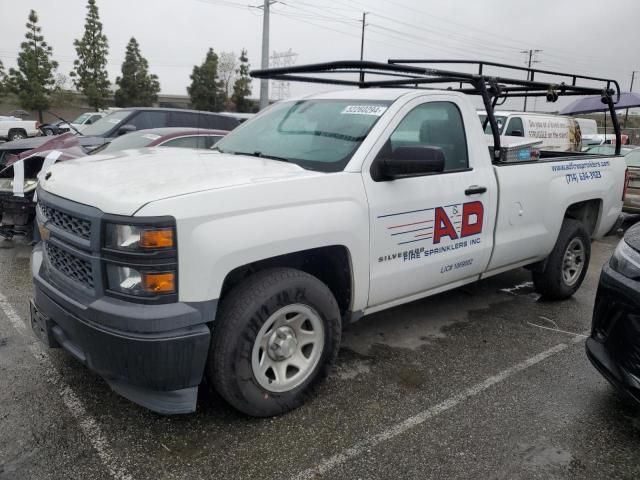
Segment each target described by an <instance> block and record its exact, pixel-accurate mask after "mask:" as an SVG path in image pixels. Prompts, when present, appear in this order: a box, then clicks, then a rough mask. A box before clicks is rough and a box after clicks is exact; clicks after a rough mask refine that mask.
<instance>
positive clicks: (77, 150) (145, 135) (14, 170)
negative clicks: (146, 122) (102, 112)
mask: <svg viewBox="0 0 640 480" xmlns="http://www.w3.org/2000/svg"><path fill="white" fill-rule="evenodd" d="M227 133H229V132H228V131H227V130H207V129H199V128H179V127H165V128H155V129H148V130H140V131H138V132H132V133H129V134H127V135H123V136H121V137H117V138H115V139H113V140H112V141H110V142H108V143H104V144H103V145H101V146H99V147H98V148H95V149H93V150H92V151H91V152H89V153H87V151H86V149H85V148H84V147H83V146H82V145H81V144H80V141H79V139H80V138H82V137H78V136H76V135H74V134H72V133H65V134H63V135H60V136H57V137H50V139H49V141H48V142H46V143H45V144H43V145H42V146H40V147H38V148H34V149H31V150H27V151H24V150H20V149H17V150H0V236H2V237H4V238H12V237H14V236H15V235H22V236H26V235H29V234H30V233H31V231H32V222H33V219H34V216H35V198H34V195H35V190H36V186H37V185H38V175H39V174H40V173H41V172H43V171H46V170H48V168H49V167H50V166H51V165H53V164H54V163H56V162H60V161H66V160H70V159H75V158H80V157H84V156H86V155H87V154H89V155H92V154H95V153H112V152H116V151H121V150H131V149H141V148H146V147H180V148H196V149H209V148H211V147H212V146H213V145H215V143H216V142H217V141H218V140H220V139H221V138H222V137H223V136H224V135H226V134H227Z"/></svg>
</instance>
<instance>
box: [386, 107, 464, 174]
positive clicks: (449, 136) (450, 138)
mask: <svg viewBox="0 0 640 480" xmlns="http://www.w3.org/2000/svg"><path fill="white" fill-rule="evenodd" d="M418 146H425V147H438V148H440V149H442V152H443V153H444V156H445V167H444V171H445V172H451V171H456V170H464V169H467V168H469V156H468V151H467V139H466V135H465V130H464V123H463V121H462V115H461V114H460V110H459V109H458V107H457V106H456V105H455V104H454V103H452V102H429V103H424V104H422V105H419V106H417V107H416V108H414V109H413V110H411V111H410V112H409V113H408V114H407V116H406V117H404V119H403V120H402V121H401V122H400V124H399V125H398V127H397V128H396V129H395V130H394V132H393V133H392V134H391V137H390V138H389V141H388V142H387V144H386V145H385V146H384V147H383V150H382V152H381V155H384V153H392V152H393V151H394V150H396V149H397V148H398V147H418Z"/></svg>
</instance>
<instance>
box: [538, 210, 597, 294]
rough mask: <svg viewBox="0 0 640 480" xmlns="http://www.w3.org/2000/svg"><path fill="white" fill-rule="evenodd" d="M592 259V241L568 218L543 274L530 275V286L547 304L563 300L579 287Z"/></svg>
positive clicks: (579, 223)
mask: <svg viewBox="0 0 640 480" xmlns="http://www.w3.org/2000/svg"><path fill="white" fill-rule="evenodd" d="M590 258H591V237H590V236H589V234H588V233H587V231H586V229H585V228H584V225H583V224H582V222H580V221H578V220H573V219H570V218H567V219H565V220H564V222H563V223H562V227H561V229H560V233H559V234H558V239H557V240H556V244H555V246H554V247H553V250H552V251H551V253H550V254H549V256H548V257H547V261H546V265H545V268H544V270H543V271H542V272H534V273H533V284H534V286H535V289H536V291H537V292H538V293H540V294H541V295H542V297H543V298H544V299H546V300H564V299H567V298H569V297H571V296H572V295H573V294H574V293H575V292H576V291H577V290H578V288H580V285H582V282H583V280H584V277H585V276H586V274H587V269H588V268H589V260H590Z"/></svg>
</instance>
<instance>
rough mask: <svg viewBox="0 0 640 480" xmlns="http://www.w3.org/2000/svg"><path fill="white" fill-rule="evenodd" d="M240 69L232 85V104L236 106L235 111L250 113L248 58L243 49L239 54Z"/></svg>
mask: <svg viewBox="0 0 640 480" xmlns="http://www.w3.org/2000/svg"><path fill="white" fill-rule="evenodd" d="M239 60H240V67H239V68H238V70H237V71H236V73H237V78H236V81H235V83H234V84H233V96H232V100H233V103H234V104H235V105H236V111H238V112H249V111H251V106H252V102H251V101H250V100H249V98H248V97H249V95H251V77H249V57H247V51H246V50H245V49H244V48H243V49H242V52H240V58H239Z"/></svg>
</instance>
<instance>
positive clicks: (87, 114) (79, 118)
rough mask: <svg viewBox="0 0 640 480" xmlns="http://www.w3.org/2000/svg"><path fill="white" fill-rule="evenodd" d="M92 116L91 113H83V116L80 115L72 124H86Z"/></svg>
mask: <svg viewBox="0 0 640 480" xmlns="http://www.w3.org/2000/svg"><path fill="white" fill-rule="evenodd" d="M90 116H91V114H90V113H83V114H82V115H80V116H79V117H78V118H76V119H75V120H74V121H73V122H71V123H80V124H82V123H84V122H86V121H87V119H88V118H89V117H90Z"/></svg>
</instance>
